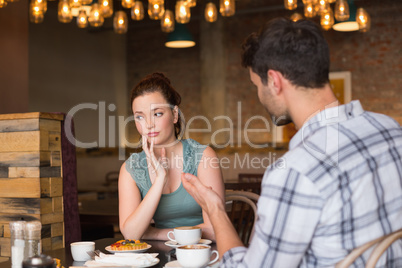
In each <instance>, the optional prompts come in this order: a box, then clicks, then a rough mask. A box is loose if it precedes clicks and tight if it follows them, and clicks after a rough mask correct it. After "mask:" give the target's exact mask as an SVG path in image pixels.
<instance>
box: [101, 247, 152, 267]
mask: <svg viewBox="0 0 402 268" xmlns="http://www.w3.org/2000/svg"><path fill="white" fill-rule="evenodd" d="M151 247H152V246H151V245H150V244H148V246H147V248H142V249H133V250H113V249H112V248H111V247H110V246H107V247H105V249H106V250H107V251H109V252H110V253H141V252H145V251H147V250H148V249H150V248H151ZM144 267H145V266H144Z"/></svg>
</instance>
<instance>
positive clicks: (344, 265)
mask: <svg viewBox="0 0 402 268" xmlns="http://www.w3.org/2000/svg"><path fill="white" fill-rule="evenodd" d="M400 238H402V229H400V230H398V231H396V232H393V233H391V234H388V235H385V236H382V237H379V238H377V239H375V240H373V241H370V242H367V243H366V244H364V245H362V246H360V247H358V248H356V249H354V250H353V251H352V252H350V253H349V255H348V256H346V258H345V259H343V260H342V261H340V262H338V263H337V264H336V266H335V268H348V267H349V266H350V265H352V263H354V261H355V260H356V259H357V258H358V257H359V256H360V255H362V254H363V253H364V252H365V251H366V250H368V249H369V248H371V247H373V246H374V245H376V244H377V246H376V247H375V248H374V249H373V251H372V252H371V254H370V257H369V258H368V260H367V263H366V268H374V267H375V265H376V263H377V261H378V260H379V259H380V257H381V255H382V254H383V253H384V252H385V251H386V250H387V249H388V248H389V247H390V246H391V245H392V243H394V242H395V241H396V240H398V239H400Z"/></svg>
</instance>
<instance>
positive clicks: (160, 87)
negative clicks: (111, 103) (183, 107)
mask: <svg viewBox="0 0 402 268" xmlns="http://www.w3.org/2000/svg"><path fill="white" fill-rule="evenodd" d="M154 92H159V93H161V94H162V96H163V97H164V98H165V100H166V102H167V103H169V105H171V106H172V109H173V107H174V106H176V105H177V106H179V104H180V103H181V97H180V94H179V93H177V91H176V90H175V89H174V88H173V87H172V85H171V84H170V80H169V78H167V77H166V76H165V75H164V74H162V73H153V74H149V75H147V76H145V77H144V78H143V79H142V80H141V81H140V82H139V83H138V84H137V85H136V86H135V87H134V88H133V89H132V90H131V97H130V103H131V105H132V104H133V101H134V99H135V98H137V97H139V96H142V95H144V94H148V93H154ZM178 116H179V117H178V120H177V123H175V124H174V126H175V136H176V138H177V137H179V134H180V133H181V132H182V125H184V124H183V123H184V122H182V118H181V116H180V111H179V114H178Z"/></svg>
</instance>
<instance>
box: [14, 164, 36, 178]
mask: <svg viewBox="0 0 402 268" xmlns="http://www.w3.org/2000/svg"><path fill="white" fill-rule="evenodd" d="M39 175H40V172H39V167H9V168H8V177H9V178H39Z"/></svg>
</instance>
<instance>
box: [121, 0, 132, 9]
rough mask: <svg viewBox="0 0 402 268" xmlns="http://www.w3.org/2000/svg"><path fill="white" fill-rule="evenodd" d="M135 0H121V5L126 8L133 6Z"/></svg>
mask: <svg viewBox="0 0 402 268" xmlns="http://www.w3.org/2000/svg"><path fill="white" fill-rule="evenodd" d="M134 2H135V1H134V0H121V6H122V7H124V8H132V7H133V6H134Z"/></svg>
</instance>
